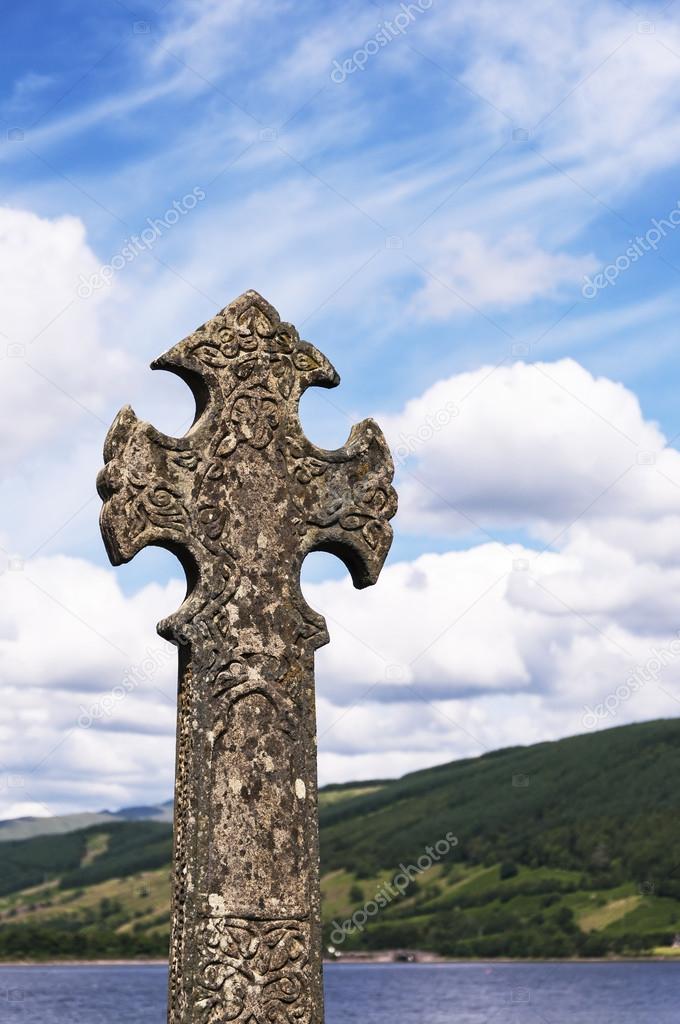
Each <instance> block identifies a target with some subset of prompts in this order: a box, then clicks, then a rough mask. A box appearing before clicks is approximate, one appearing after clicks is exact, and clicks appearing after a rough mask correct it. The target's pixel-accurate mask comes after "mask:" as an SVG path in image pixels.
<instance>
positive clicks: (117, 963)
mask: <svg viewBox="0 0 680 1024" xmlns="http://www.w3.org/2000/svg"><path fill="white" fill-rule="evenodd" d="M323 963H324V966H326V965H329V964H337V965H339V966H351V967H356V966H363V965H367V966H375V965H376V964H377V965H378V966H385V965H393V966H395V967H413V966H416V967H417V966H419V965H421V966H429V967H432V966H447V965H456V966H461V965H463V966H464V965H466V964H467V965H468V966H470V967H474V966H485V967H488V966H491V967H493V966H495V965H496V964H650V963H678V964H680V955H678V956H636V957H626V956H611V957H589V958H586V957H572V958H564V957H562V958H552V959H551V958H549V957H543V958H540V959H531V960H529V959H519V958H515V959H511V958H510V957H496V958H495V959H492V960H485V959H483V958H480V959H472V958H469V957H468V958H464V959H461V958H455V957H439V956H437V955H436V954H434V953H422V954H416V959H414V960H400V959H395V957H394V955H393V954H390V953H388V952H385V953H375V954H372V955H370V956H358V957H351V956H347V957H341V958H339V959H326V958H324V961H323ZM2 967H11V968H19V967H21V968H26V969H30V968H33V967H168V961H167V960H158V959H148V960H145V959H142V958H138V959H135V960H25V959H24V960H0V968H2Z"/></svg>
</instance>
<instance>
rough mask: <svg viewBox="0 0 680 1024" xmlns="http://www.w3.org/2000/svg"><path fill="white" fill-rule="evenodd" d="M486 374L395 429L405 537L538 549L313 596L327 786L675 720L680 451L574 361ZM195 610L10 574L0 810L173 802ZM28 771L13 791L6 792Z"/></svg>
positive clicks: (175, 596)
mask: <svg viewBox="0 0 680 1024" xmlns="http://www.w3.org/2000/svg"><path fill="white" fill-rule="evenodd" d="M492 369H493V368H490V367H487V368H483V369H481V370H479V371H476V372H474V373H468V374H459V375H457V376H455V377H452V378H449V379H447V380H443V381H440V382H438V383H437V384H436V385H434V386H433V387H432V388H430V389H428V390H427V391H425V392H424V393H423V394H422V395H420V396H418V397H416V398H413V399H412V400H411V401H409V402H408V403H406V405H405V407H404V408H403V409H402V411H401V412H400V413H398V414H397V415H394V416H392V417H381V419H383V420H384V422H385V423H386V425H387V427H388V430H389V434H390V437H391V440H392V443H393V446H394V449H395V453H396V454H397V456H398V459H399V456H400V455H401V456H403V457H402V458H401V460H400V461H401V463H402V464H401V465H400V467H399V472H400V476H401V484H400V489H401V511H400V520H401V523H400V529H401V530H405V529H409V528H411V529H416V530H417V531H419V532H422V531H423V524H424V523H425V524H426V528H427V529H431V530H432V531H439V532H441V533H444V534H455V533H456V532H458V531H460V529H461V515H460V512H459V511H457V510H456V509H461V510H462V511H463V512H464V514H465V516H467V517H468V518H467V519H465V518H464V517H463V518H462V521H463V522H464V523H466V524H467V529H468V530H469V522H470V518H471V517H472V516H474V517H475V519H476V520H477V521H478V522H479V523H481V524H482V525H483V527H484V529H486V530H487V531H488V532H489V533H491V532H492V531H493V530H496V529H499V528H502V529H503V530H504V531H506V534H507V531H508V530H509V531H510V533H511V534H512V530H513V529H515V530H520V529H521V530H522V531H523V532H524V535H525V539H523V540H521V541H520V540H518V539H515V540H512V541H508V540H503V539H499V540H488V539H485V540H484V541H483V542H482V543H474V544H473V545H472V546H468V547H466V548H463V549H461V550H451V551H448V552H444V553H439V554H423V555H421V556H420V557H418V558H415V559H413V560H410V561H402V562H398V563H395V564H392V565H389V566H388V567H387V568H386V569H385V570H384V572H383V575H382V577H381V579H380V581H379V583H378V585H377V586H376V587H374V588H369V589H368V590H365V591H361V592H357V591H355V590H354V589H353V588H352V586H351V583H350V581H349V579H345V578H343V579H340V580H326V581H324V582H316V583H307V584H306V585H305V586H304V591H305V597H306V599H307V600H308V602H309V604H310V605H311V606H312V607H313V608H315V609H317V610H319V611H320V612H321V613H322V614H324V615H325V616H326V618H327V621H328V626H329V631H330V634H331V637H332V643H331V645H330V646H329V647H327V648H324V649H323V650H322V651H320V652H319V654H318V655H317V690H318V726H319V740H320V771H321V779H322V781H324V782H329V781H337V780H338V779H342V778H360V777H369V776H371V777H376V776H385V775H392V774H398V773H400V772H403V771H406V770H408V769H415V768H419V767H423V766H425V765H429V764H436V763H438V762H442V761H445V760H447V759H452V758H455V757H461V756H472V755H475V754H478V753H481V752H482V751H484V750H489V749H494V748H497V747H499V746H503V745H512V744H516V743H530V742H536V741H538V740H540V739H546V738H556V737H559V736H563V735H568V734H572V733H578V732H582V731H584V730H585V729H589V728H593V727H605V726H611V725H616V724H623V723H624V722H627V721H634V720H639V719H645V718H652V717H656V716H659V717H660V716H668V715H672V714H675V712H676V708H677V703H678V701H680V656H679V655H680V644H678V643H677V638H678V635H679V634H678V631H679V630H680V544H679V543H678V540H677V537H678V535H679V531H678V526H680V453H679V452H678V451H676V450H675V449H673V448H670V447H667V446H666V439H665V438H664V436H663V434H662V433H661V431H660V430H659V428H658V426H657V425H656V424H654V423H652V422H650V421H648V420H646V419H645V418H644V416H643V414H642V411H641V409H640V405H639V403H638V401H637V399H636V397H635V395H633V394H632V393H631V392H630V391H628V390H627V389H625V388H624V387H622V386H621V385H620V384H617V383H616V382H615V381H611V380H608V379H605V378H596V377H593V376H592V375H591V374H589V373H588V372H587V371H585V370H584V369H583V368H582V367H580V366H579V365H578V364H576V363H574V362H573V361H570V360H564V361H561V362H558V363H553V364H550V363H547V364H540V365H537V366H530V365H527V364H524V363H517V364H515V365H513V366H503V367H500V368H497V369H496V370H495V371H493V372H492ZM438 409H448V412H449V419H448V420H446V421H445V422H442V423H439V424H438V423H437V421H436V413H437V410H438ZM451 409H455V410H456V412H457V414H456V415H455V416H453V415H451V412H450V411H451ZM428 417H429V420H428ZM428 422H430V423H431V424H434V426H435V427H436V429H434V428H431V429H430V431H429V433H427V432H424V433H421V434H418V428H419V426H420V425H422V424H423V423H425V424H427V423H428ZM409 437H411V438H415V439H416V443H413V444H411V446H410V447H409V448H408V449H407V450H406V451H405V452H400V447H399V446H400V444H401V445H403V444H405V443H406V442H405V441H404V438H406V439H408V438H409ZM640 455H642V456H643V457H642V458H641V457H640ZM421 481H424V483H422V482H421ZM612 481H615V484H614V486H612ZM616 481H618V482H616ZM398 527H399V524H398ZM527 531H528V532H529V533H530V534H531V535H532V536H533V539H529V540H527V539H526V534H527ZM546 540H551V541H552V543H551V544H550V545H549V546H546V543H545V541H546ZM182 597H183V585H182V584H180V583H179V582H171V583H169V584H168V585H166V586H158V585H147V586H144V587H142V588H140V589H138V590H137V591H136V592H134V593H133V594H131V595H125V594H124V593H123V591H122V590H121V589H120V586H119V582H118V579H117V575H116V574H115V573H114V572H113V571H112V570H109V569H101V568H98V567H95V566H93V565H91V564H90V563H88V562H87V561H85V560H83V559H76V558H69V557H66V556H57V555H55V556H50V557H44V558H36V559H33V560H31V561H29V562H28V563H27V564H26V565H25V566H24V567H23V568H22V567H21V565H19V566H12V565H11V564H10V565H8V566H7V571H6V572H5V573H4V574H2V575H0V671H1V672H2V677H3V682H4V701H3V707H2V709H1V710H0V740H1V741H2V747H3V754H2V762H3V763H2V765H0V771H2V772H4V773H5V774H4V775H2V777H0V813H2V806H3V803H2V801H3V799H4V802H5V804H6V805H7V806H10V805H12V804H17V803H19V802H22V801H23V802H34V803H35V802H36V801H37V802H42V803H43V804H44V805H46V806H47V808H48V809H49V810H53V809H64V808H66V807H73V806H79V807H90V808H92V807H100V806H104V805H105V804H109V805H111V806H114V805H116V804H124V803H128V802H136V801H139V800H143V799H147V798H149V796H150V795H151V796H153V797H154V798H158V799H160V798H161V797H164V796H165V795H166V794H167V793H169V792H170V790H171V787H172V773H173V757H172V751H173V745H174V729H175V722H174V714H175V713H174V701H175V656H174V649H172V648H171V647H169V645H167V644H165V643H164V642H163V641H160V640H159V639H158V638H157V637H156V636H155V631H154V627H155V623H156V621H157V620H158V619H160V618H162V617H164V616H166V615H167V614H169V613H170V612H172V611H173V610H174V609H175V608H176V607H177V606H178V605H179V604H180V602H181V600H182ZM674 645H675V646H674ZM657 661H658V663H659V667H658V668H656V667H655V665H656V662H657ZM132 670H136V679H137V681H136V682H135V684H134V685H133V686H132V687H131V688H129V689H127V688H126V686H125V682H124V680H125V679H129V678H130V672H131V671H132ZM631 680H634V681H635V680H637V682H634V683H631ZM121 687H122V689H121ZM112 695H113V696H112ZM117 695H118V696H117ZM102 702H104V703H102ZM104 706H106V710H104V711H102V707H104ZM27 751H28V752H30V757H28V756H27ZM13 773H18V776H19V778H20V779H21V780H22V786H23V789H22V790H21V792H20V793H17V792H15V791H14V790H13V789H12V787H11V784H10V782H9V781H5V783H4V788H3V779H4V780H11V779H12V778H13V777H14V774H13Z"/></svg>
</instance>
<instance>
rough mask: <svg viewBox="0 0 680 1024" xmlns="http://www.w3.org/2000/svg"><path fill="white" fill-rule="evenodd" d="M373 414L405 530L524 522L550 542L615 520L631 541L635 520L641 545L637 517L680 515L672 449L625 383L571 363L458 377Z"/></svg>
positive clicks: (644, 539) (679, 481) (662, 520)
mask: <svg viewBox="0 0 680 1024" xmlns="http://www.w3.org/2000/svg"><path fill="white" fill-rule="evenodd" d="M380 422H381V423H382V424H383V425H384V427H385V429H386V432H387V434H388V437H389V439H390V442H391V445H392V448H393V450H394V452H395V455H396V459H397V463H398V465H399V467H400V469H401V481H400V483H401V486H400V493H401V509H402V512H401V520H400V525H401V527H402V529H403V528H406V529H410V530H414V531H416V532H420V533H423V532H426V531H428V530H433V531H436V532H440V533H445V534H456V533H461V532H465V533H469V532H470V530H471V528H473V529H474V528H475V527H480V528H482V529H492V530H493V529H496V528H507V527H515V528H518V529H526V528H527V527H528V528H530V529H533V530H534V532H535V534H536V535H538V536H540V537H544V538H545V539H546V540H548V539H550V535H551V531H552V533H553V534H554V533H555V531H558V530H561V529H563V528H565V527H567V526H568V525H569V524H570V523H572V522H573V521H574V520H579V521H586V520H587V521H588V522H590V523H594V522H597V521H606V523H605V526H604V527H603V529H605V530H608V529H609V521H613V528H614V530H615V531H616V532H620V531H621V530H623V531H624V532H625V533H626V535H627V539H628V540H629V541H633V540H634V537H633V536H632V533H633V532H634V531H633V530H632V529H631V528H630V527H628V528H627V529H626V526H625V524H626V521H628V522H630V521H631V520H632V521H634V522H637V523H638V524H639V530H638V532H639V533H640V534H641V536H640V538H639V543H640V544H641V545H643V546H644V547H646V548H647V549H649V548H650V546H651V545H650V540H651V538H649V537H648V536H644V534H647V532H648V531H647V529H646V528H645V529H643V523H644V521H645V520H646V521H647V522H649V520H650V519H654V520H656V521H657V522H658V524H659V525H660V526H663V527H666V528H667V527H668V526H672V524H673V523H675V521H676V520H677V517H678V515H679V514H680V453H678V451H677V450H676V449H674V448H668V447H666V439H665V438H664V436H663V434H662V432H661V431H660V430H659V428H658V426H657V425H656V424H655V423H653V422H650V421H648V420H646V419H645V418H644V416H643V414H642V411H641V409H640V404H639V402H638V399H637V397H636V396H635V395H634V394H633V393H632V392H631V391H630V390H629V389H627V388H625V387H624V386H623V385H622V384H619V383H617V382H615V381H612V380H610V379H608V378H605V377H595V376H593V375H592V374H591V373H589V372H588V371H587V370H586V369H584V367H582V366H581V365H580V364H579V363H577V362H575V361H574V360H572V359H563V360H560V361H558V362H556V363H541V362H537V363H535V364H527V363H524V362H517V363H514V364H512V365H500V366H497V367H493V366H486V367H481V368H480V369H479V370H474V371H472V372H469V373H462V374H457V375H455V376H453V377H450V378H448V379H446V380H441V381H438V382H437V383H436V384H434V385H432V386H431V387H430V388H428V389H427V390H426V391H425V392H423V394H422V395H420V396H418V397H417V398H414V399H412V400H410V401H409V402H407V404H406V405H405V407H404V408H403V409H402V410H401V411H400V412H399V413H397V414H396V415H389V414H380ZM669 532H670V531H667V535H666V537H665V539H666V540H668V539H670V538H669V536H668V533H669ZM651 544H653V540H651ZM677 547H678V545H677V542H673V544H672V550H674V551H677ZM666 557H668V548H666Z"/></svg>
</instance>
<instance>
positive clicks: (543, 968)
mask: <svg viewBox="0 0 680 1024" xmlns="http://www.w3.org/2000/svg"><path fill="white" fill-rule="evenodd" d="M166 975H167V972H166V969H165V968H164V967H155V966H148V967H146V966H139V967H114V966H111V967H0V1022H2V1024H5V1022H7V1024H14V1022H21V1024H28V1022H30V1024H37V1022H39V1024H165V986H166ZM325 978H326V1000H327V1003H326V1021H327V1024H487V1022H492V1021H493V1024H505V1022H510V1024H677V1022H678V1020H679V1019H680V1013H679V1010H678V1006H679V1004H680V963H678V964H674V963H644V964H632V963H631V964H621V963H615V964H498V965H494V964H442V965H425V964H422V965H420V964H414V965H392V964H384V965H383V964H375V965H362V966H350V965H346V964H333V965H331V966H330V967H327V968H326V971H325Z"/></svg>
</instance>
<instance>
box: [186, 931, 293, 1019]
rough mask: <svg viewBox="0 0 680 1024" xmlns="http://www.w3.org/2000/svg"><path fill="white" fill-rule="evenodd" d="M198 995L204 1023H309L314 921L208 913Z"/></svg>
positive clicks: (199, 1008) (203, 937) (203, 933)
mask: <svg viewBox="0 0 680 1024" xmlns="http://www.w3.org/2000/svg"><path fill="white" fill-rule="evenodd" d="M201 938H202V948H201V957H200V968H199V975H198V983H197V987H196V993H195V1000H196V1010H197V1020H198V1021H200V1024H222V1022H223V1021H237V1022H243V1024H249V1022H251V1021H260V1020H261V1021H263V1022H267V1024H269V1022H272V1024H279V1022H280V1024H289V1022H290V1024H293V1022H294V1024H309V1022H310V1021H311V1020H312V1017H311V1005H310V995H311V993H310V992H309V990H308V989H307V987H306V985H305V968H306V967H307V963H308V958H309V952H308V951H309V943H310V935H309V924H308V922H307V921H304V920H303V921H298V920H294V919H288V920H281V921H250V920H247V919H239V918H226V917H208V918H206V919H205V921H204V923H203V929H202V935H201Z"/></svg>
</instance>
